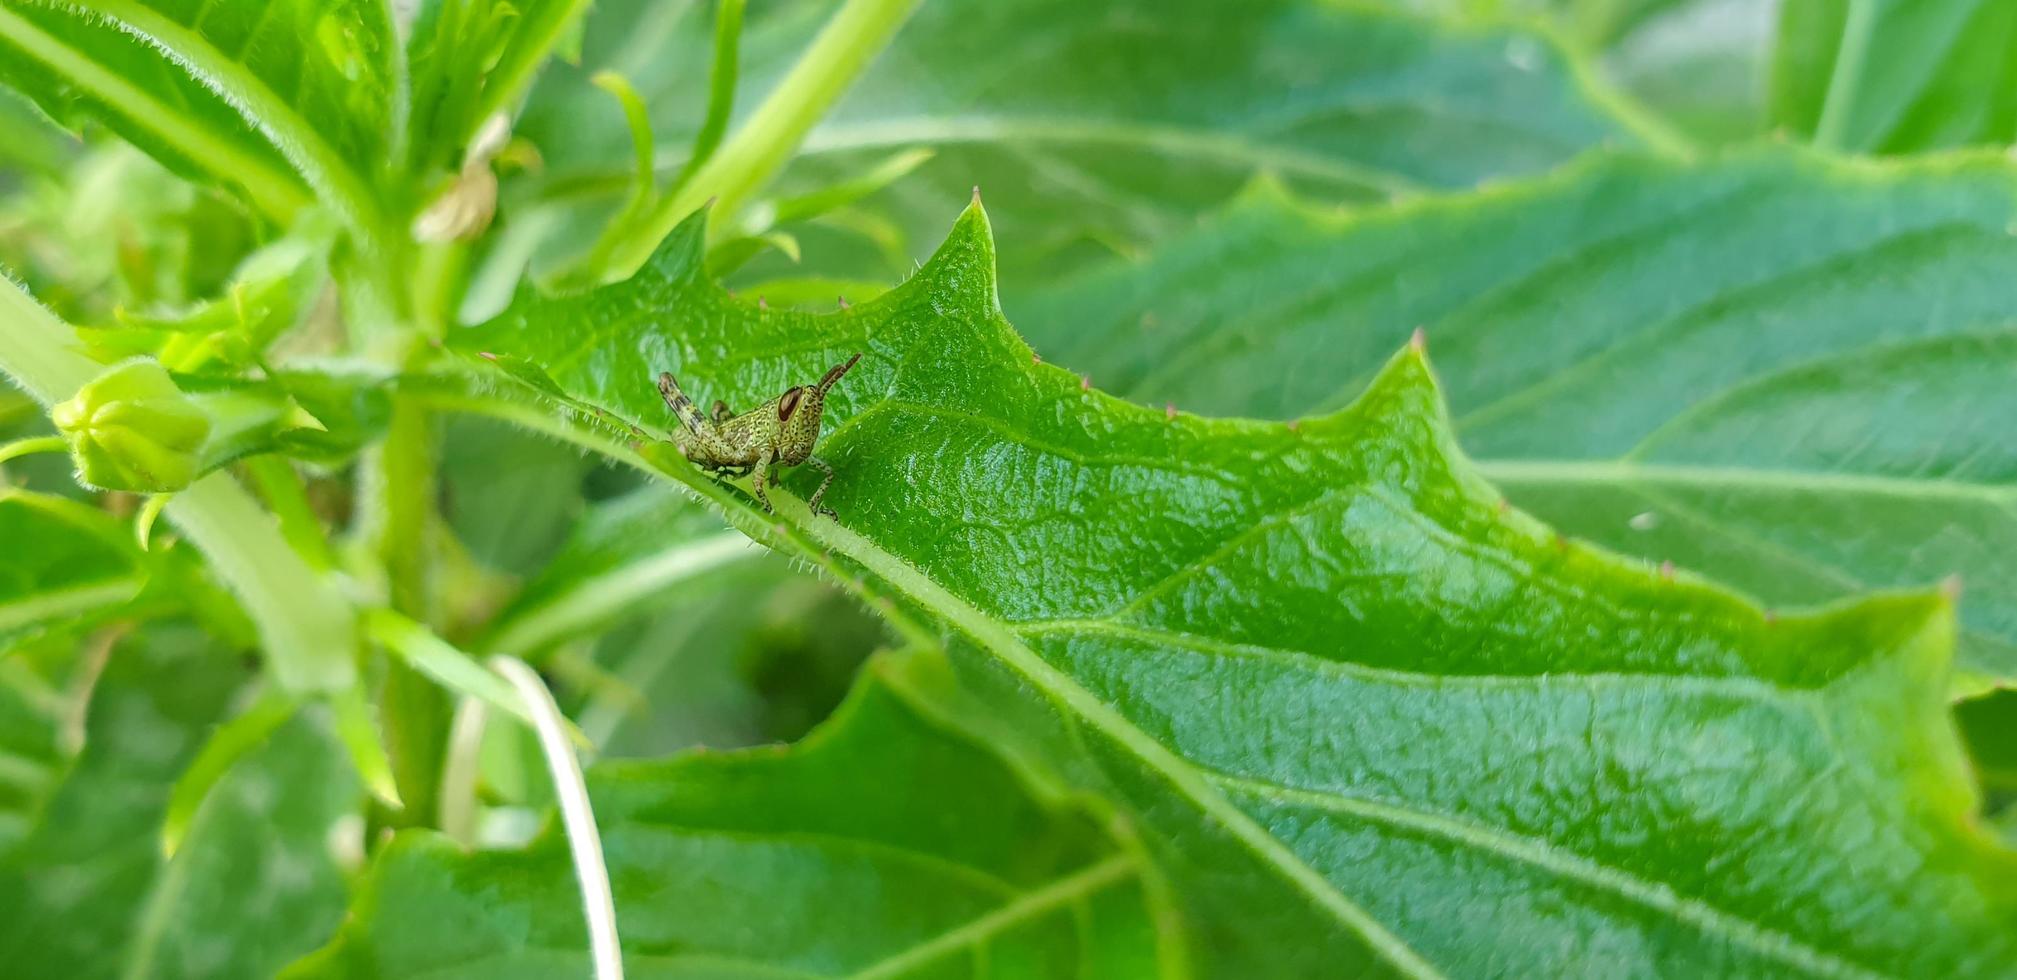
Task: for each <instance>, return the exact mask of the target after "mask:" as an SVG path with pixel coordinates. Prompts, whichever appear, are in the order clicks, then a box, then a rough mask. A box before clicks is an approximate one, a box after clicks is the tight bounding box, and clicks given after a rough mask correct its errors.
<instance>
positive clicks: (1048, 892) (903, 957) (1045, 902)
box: [848, 854, 1141, 980]
mask: <svg viewBox="0 0 2017 980" xmlns="http://www.w3.org/2000/svg"><path fill="white" fill-rule="evenodd" d="M1140 870H1141V869H1140V865H1139V862H1138V859H1137V858H1136V857H1134V856H1133V855H1129V854H1117V855H1115V856H1113V857H1110V858H1107V859H1106V860H1104V861H1101V862H1099V863H1098V864H1094V865H1092V866H1091V867H1087V868H1084V869H1082V870H1080V871H1077V872H1074V873H1072V874H1070V875H1066V876H1065V877H1063V878H1059V879H1057V880H1056V881H1053V882H1051V883H1050V884H1048V885H1045V886H1043V887H1042V888H1036V889H1032V890H1030V891H1026V892H1022V893H1020V894H1018V895H1017V896H1016V897H1015V898H1014V899H1012V900H1010V901H1008V902H1006V903H1004V904H1002V905H1000V906H998V907H996V908H995V909H994V910H993V911H991V912H989V913H987V914H986V915H982V916H980V917H978V918H974V919H971V920H969V921H967V922H966V923H965V924H963V925H960V926H958V927H955V928H952V929H948V930H946V931H945V932H942V933H939V934H938V935H937V936H935V937H933V938H931V939H930V940H927V941H925V942H922V943H919V944H917V945H915V946H912V947H910V948H909V949H906V950H904V951H903V952H901V953H898V954H896V955H894V956H890V957H886V958H884V959H883V960H881V961H879V962H876V963H872V964H870V965H869V966H867V967H864V968H863V969H861V970H857V971H855V972H854V973H851V974H849V975H848V976H849V980H884V978H887V977H896V976H902V975H903V974H904V972H905V971H907V970H910V969H911V968H913V967H917V966H922V965H924V964H926V963H930V962H931V961H933V960H936V959H938V958H939V957H941V956H944V955H946V954H948V953H951V952H953V951H955V950H959V949H962V948H965V947H967V946H972V945H976V944H978V943H979V942H980V941H981V940H984V939H987V938H990V937H992V936H994V935H996V934H999V933H1001V932H1005V931H1007V930H1008V929H1009V928H1010V927H1013V926H1016V925H1019V924H1021V923H1023V922H1025V921H1029V920H1033V919H1036V918H1038V917H1040V916H1043V915H1045V914H1047V913H1049V912H1051V911H1052V910H1054V909H1057V908H1059V907H1061V906H1063V905H1065V904H1067V903H1070V902H1073V901H1077V900H1079V899H1081V898H1084V897H1086V896H1088V895H1093V894H1096V893H1098V892H1099V891H1101V890H1103V889H1105V888H1106V887H1107V886H1109V885H1113V884H1117V883H1119V882H1121V881H1125V880H1127V879H1128V878H1130V877H1132V876H1134V875H1135V874H1137V873H1138V872H1139V871H1140Z"/></svg>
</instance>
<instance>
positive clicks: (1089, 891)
mask: <svg viewBox="0 0 2017 980" xmlns="http://www.w3.org/2000/svg"><path fill="white" fill-rule="evenodd" d="M897 674H898V668H897V667H896V665H894V664H892V663H891V662H887V661H885V662H883V663H882V664H881V665H880V666H879V667H878V668H877V669H876V670H873V671H872V672H871V673H870V674H869V675H868V676H867V677H866V678H865V679H864V682H863V684H862V685H861V686H860V687H859V688H858V689H857V690H856V692H855V694H854V696H853V697H852V698H851V699H850V700H849V702H848V703H847V704H846V705H845V706H844V707H843V708H842V709H841V711H840V713H839V714H838V715H837V716H836V717H835V718H834V720H833V721H831V722H830V723H828V724H827V725H826V726H825V727H823V728H821V729H820V730H819V731H817V732H815V733H814V734H813V735H812V736H811V737H810V738H809V739H807V740H806V741H805V742H804V743H802V744H800V745H798V746H795V747H793V748H790V749H784V750H779V749H774V748H766V749H755V750H749V751H745V752H736V753H715V754H707V755H689V756H685V757H681V758H677V759H672V760H667V761H660V762H646V763H628V764H605V765H602V766H599V767H597V768H596V769H593V770H591V771H590V772H589V789H590V792H591V793H592V794H593V797H594V800H595V811H596V822H597V824H598V825H599V827H600V828H601V830H602V840H603V848H604V851H605V855H606V858H607V863H608V865H609V870H610V879H611V882H612V884H613V885H614V887H615V893H616V905H617V909H618V920H619V926H620V929H621V936H622V939H623V942H624V950H625V959H626V961H627V965H628V968H629V969H630V970H631V971H633V972H634V974H636V975H645V974H649V975H652V976H682V977H684V976H695V977H698V976H730V975H734V976H773V975H775V976H800V975H804V976H839V975H848V976H857V977H895V976H900V975H901V976H913V975H923V972H929V971H947V970H949V971H952V975H962V974H964V973H965V972H966V971H968V970H977V969H988V968H991V971H992V975H996V976H1016V977H1020V976H1028V977H1050V976H1064V975H1072V974H1073V973H1074V972H1076V973H1077V975H1083V976H1101V977H1127V976H1148V975H1152V974H1153V973H1154V969H1155V965H1156V963H1157V960H1158V958H1159V956H1161V955H1167V953H1166V952H1159V950H1158V941H1159V938H1158V930H1159V925H1161V926H1162V927H1165V928H1166V920H1165V921H1164V922H1163V923H1159V922H1158V920H1157V918H1156V916H1157V913H1158V912H1163V911H1164V910H1161V909H1158V908H1157V907H1156V901H1155V900H1154V899H1152V898H1151V897H1150V894H1151V893H1150V891H1149V887H1150V886H1147V885H1145V884H1144V883H1143V880H1142V865H1141V862H1140V856H1139V855H1138V854H1136V853H1133V852H1131V851H1128V850H1123V849H1121V848H1119V847H1117V846H1116V845H1115V844H1114V843H1113V842H1112V841H1111V840H1109V839H1108V838H1107V837H1106V835H1105V834H1103V833H1102V832H1100V831H1099V830H1097V829H1095V825H1094V824H1093V823H1092V822H1091V821H1090V820H1089V819H1088V818H1087V817H1086V816H1085V815H1084V814H1082V813H1080V812H1077V811H1076V810H1075V809H1073V808H1072V807H1069V806H1066V805H1064V804H1063V803H1061V802H1058V801H1055V800H1052V799H1049V798H1047V797H1046V796H1044V795H1041V794H1040V793H1038V792H1034V791H1033V790H1032V788H1031V787H1029V786H1028V785H1026V784H1025V783H1023V782H1022V781H1021V780H1020V779H1019V778H1018V777H1017V775H1016V774H1015V773H1014V772H1012V771H1011V770H1010V769H1009V768H1008V767H1007V766H1005V765H1004V764H1003V763H1002V762H1001V761H1000V760H999V759H997V758H996V757H995V756H993V755H992V754H991V753H989V752H988V751H987V750H986V749H984V748H982V747H980V746H978V745H976V744H974V743H973V742H971V741H969V740H967V739H966V738H964V737H962V736H960V735H958V734H956V733H955V732H954V731H953V730H952V729H951V728H950V727H949V726H948V725H947V723H946V722H944V721H943V720H941V719H939V718H936V717H934V716H932V715H931V714H930V713H929V711H928V710H927V709H926V708H923V707H921V706H920V705H919V703H918V700H917V698H918V696H917V695H916V694H914V693H912V692H911V691H909V690H907V689H906V688H907V685H908V683H909V681H908V680H906V679H904V678H901V677H899V676H897ZM574 888H575V885H574V881H573V875H572V872H571V871H570V868H569V864H568V858H567V851H566V845H565V842H564V841H563V840H562V839H561V837H560V835H559V834H558V833H550V834H548V835H547V836H546V837H544V838H543V839H541V840H540V841H538V842H536V843H535V844H534V845H533V846H532V847H531V849H530V850H528V851H525V852H521V853H500V852H491V853H477V854H470V853H467V852H464V851H462V850H461V849H459V848H457V847H456V846H455V845H454V844H452V843H450V842H448V841H447V840H446V839H444V838H442V837H439V836H437V835H433V834H429V833H423V832H408V833H405V834H402V835H400V836H399V837H398V838H397V839H395V840H394V842H393V843H392V845H391V846H390V847H388V848H387V849H386V850H385V851H384V852H383V854H381V856H380V857H379V859H378V861H377V863H376V864H375V866H374V867H373V870H372V874H371V877H370V879H369V880H368V883H367V884H366V885H365V887H364V890H363V894H362V896H361V898H360V899H359V902H358V905H357V908H356V909H355V911H354V913H353V917H352V919H351V921H350V922H349V923H348V924H347V925H346V926H345V928H344V931H343V933H342V934H341V935H340V936H339V937H338V939H337V941H336V942H335V943H333V944H332V945H331V946H330V947H329V948H327V949H325V950H323V951H322V952H321V953H318V954H317V955H316V956H314V957H312V958H311V959H309V960H307V961H305V962H303V963H302V964H300V965H298V966H297V967H296V968H295V969H294V970H293V971H291V972H290V973H289V974H288V976H289V977H292V978H295V980H305V978H310V977H332V978H333V977H375V976H415V975H419V974H421V973H426V974H427V975H428V976H430V977H439V978H443V980H447V978H451V977H472V978H474V977H495V976H499V975H500V974H499V973H498V971H499V970H500V969H505V970H506V971H507V972H506V974H504V975H508V976H524V977H532V976H560V975H572V974H575V973H578V972H579V971H582V970H585V969H587V960H588V952H587V940H586V936H585V934H584V930H583V927H582V922H581V911H580V901H579V899H578V898H577V897H576V896H575V894H574ZM1165 914H1166V913H1165ZM921 971H922V972H921Z"/></svg>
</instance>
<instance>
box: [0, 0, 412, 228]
mask: <svg viewBox="0 0 2017 980" xmlns="http://www.w3.org/2000/svg"><path fill="white" fill-rule="evenodd" d="M397 56H398V55H397V51H396V49H395V46H394V42H393V31H392V23H391V18H390V14H389V10H388V7H387V5H386V4H384V3H382V2H375V0H340V2H337V3H327V2H322V0H270V2H264V3H222V4H217V3H191V2H184V0H95V2H94V3H93V4H91V7H90V9H89V10H88V11H86V10H83V9H79V8H76V7H73V6H70V5H68V4H49V3H44V2H34V3H27V4H15V5H10V6H9V7H8V8H7V10H5V11H0V79H4V81H6V82H7V83H8V84H10V85H12V86H14V87H15V88H18V89H20V90H22V91H23V92H25V93H26V94H28V95H29V96H30V97H31V98H34V99H35V100H36V101H37V102H39V103H41V104H42V105H43V106H44V107H45V108H48V109H49V110H50V111H51V113H52V114H53V115H56V116H57V117H58V118H59V119H63V120H65V121H66V122H70V123H71V124H72V125H75V123H76V122H77V121H79V120H81V119H83V118H96V119H99V120H100V121H102V122H104V123H105V124H106V125H107V126H108V127H110V128H111V129H113V130H114V131H115V132H118V133H119V134H120V135H121V136H124V137H126V138H127V139H129V140H131V141H132V142H134V144H135V145H137V146H139V147H141V148H142V149H144V150H147V151H148V152H149V153H152V154H155V155H157V156H158V157H160V158H161V159H162V160H163V161H164V162H167V163H169V164H170V165H171V166H176V167H177V168H178V169H181V170H182V171H183V172H184V173H188V174H192V175H195V174H200V175H203V176H206V177H208V178H209V179H211V180H214V181H217V182H219V183H223V184H225V185H227V186H234V187H238V188H240V189H241V190H242V191H244V192H245V193H246V195H247V196H248V198H250V199H251V200H252V201H253V203H254V204H256V205H258V206H259V207H260V208H261V209H262V210H265V211H266V212H268V213H269V214H272V215H274V216H276V217H286V216H288V215H290V214H291V213H292V212H293V211H294V210H295V209H296V208H298V207H299V206H301V205H302V204H304V203H307V202H306V199H305V196H304V194H303V191H302V188H301V181H303V180H305V181H306V183H307V185H308V186H309V187H311V188H314V189H315V191H316V192H317V193H318V195H319V196H320V197H321V198H322V202H323V203H325V204H328V205H330V206H332V207H333V208H335V209H336V211H337V212H338V213H339V214H340V215H342V216H343V217H344V218H345V219H346V220H347V221H348V222H349V223H350V224H351V226H352V228H353V229H363V230H367V231H371V232H377V231H379V230H380V229H382V227H383V224H384V222H383V215H382V214H381V211H380V201H379V199H378V197H377V196H376V195H375V194H374V193H373V192H372V190H371V189H370V188H372V187H373V186H374V185H375V184H376V183H377V181H378V179H379V177H380V176H381V174H382V172H383V169H384V167H385V161H386V154H387V153H388V151H389V145H388V144H387V142H386V139H387V134H388V132H390V131H391V129H392V126H391V123H392V120H393V119H394V116H395V113H396V112H398V111H399V110H398V109H397V108H396V107H395V102H394V94H393V93H394V89H395V87H396V82H395V79H396V78H397V75H398V69H397V68H396V59H397ZM289 170H291V171H293V173H289V172H288V171H289ZM296 175H298V177H299V179H298V180H297V176H296Z"/></svg>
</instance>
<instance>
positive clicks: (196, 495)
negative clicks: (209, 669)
mask: <svg viewBox="0 0 2017 980" xmlns="http://www.w3.org/2000/svg"><path fill="white" fill-rule="evenodd" d="M98 370H99V367H98V365H97V363H96V362H94V361H92V360H91V359H90V358H87V357H85V356H84V355H83V354H82V353H81V352H80V351H79V350H78V348H77V346H76V335H75V334H73V333H72V332H71V331H70V329H69V327H67V326H66V325H65V324H64V323H63V322H62V321H60V320H58V319H56V317H55V315H54V314H51V313H50V312H49V311H48V310H46V309H43V308H42V305H41V304H39V303H37V302H35V300H34V298H33V297H31V296H29V295H28V293H27V292H26V291H25V290H23V289H22V288H21V287H20V286H17V285H14V284H13V283H11V282H10V283H7V284H5V285H4V286H0V372H5V373H6V374H7V375H8V376H9V377H11V378H13V379H14V380H15V381H16V382H17V383H18V384H20V385H21V387H22V388H23V389H25V390H26V391H27V392H28V393H29V394H30V395H32V396H34V398H35V400H36V401H38V402H40V403H41V404H42V406H43V407H44V408H47V407H49V406H50V405H52V404H55V403H56V402H59V401H63V400H65V399H67V398H69V397H70V396H71V395H73V394H75V393H76V392H77V389H79V388H81V387H83V386H84V384H85V382H88V381H90V380H91V379H92V378H93V377H94V376H96V375H97V373H98ZM168 519H169V520H171V521H173V522H175V526H176V527H177V528H178V529H180V530H181V531H182V534H183V536H184V537H186V538H188V539H189V540H190V542H191V543H193V544H195V545H196V548H197V550H199V551H201V552H203V554H204V557H206V558H208V559H209V560H210V565H211V567H212V568H214V569H216V571H217V574H218V577H220V578H222V579H223V580H224V582H225V584H226V585H227V586H228V587H230V589H231V591H232V593H233V594H234V595H236V596H237V597H238V600H239V602H240V603H242V604H243V605H244V606H245V611H246V612H247V613H248V614H250V615H251V617H252V621H253V623H254V624H255V625H256V626H257V627H258V628H259V638H260V641H261V643H260V645H261V647H263V648H264V651H265V654H266V658H267V662H268V663H269V664H271V665H272V667H273V673H274V677H275V678H276V679H277V680H278V681H279V682H280V684H281V686H282V687H284V688H286V689H288V690H290V691H331V690H342V689H344V688H347V687H350V686H351V685H353V684H355V683H356V680H357V664H356V651H357V624H356V617H355V615H354V612H353V611H352V610H351V608H350V606H349V604H348V603H347V602H346V601H345V600H344V598H343V595H342V594H341V593H340V592H338V591H337V589H336V587H335V585H334V583H332V582H330V581H329V580H328V579H326V578H324V577H323V576H321V575H318V574H316V573H315V570H314V569H311V568H309V567H308V564H307V563H306V562H304V561H303V560H302V559H301V556H300V555H298V554H296V553H295V552H294V549H292V548H290V547H288V545H287V542H286V540H285V539H283V538H282V537H281V535H280V528H279V526H278V524H276V523H275V522H274V520H273V517H272V515H270V514H268V513H266V512H265V511H263V510H261V509H259V506H258V504H256V503H254V502H253V500H252V497H251V495H250V494H247V493H246V492H245V488H244V487H241V486H239V485H238V481H236V480H234V479H232V478H231V477H230V476H228V475H226V474H223V473H212V474H210V475H209V476H206V477H204V478H203V479H201V480H198V481H196V482H195V483H193V484H191V485H190V486H189V487H188V489H185V490H183V491H182V492H180V493H178V494H176V495H175V498H174V499H173V500H171V501H169V503H168Z"/></svg>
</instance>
